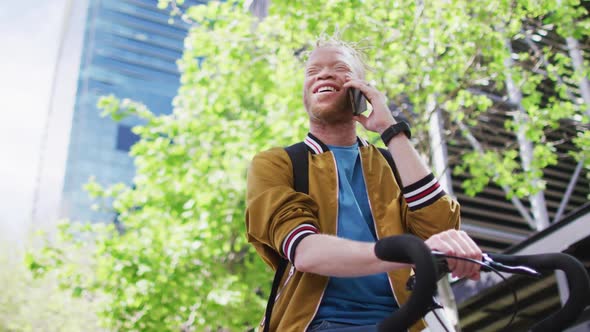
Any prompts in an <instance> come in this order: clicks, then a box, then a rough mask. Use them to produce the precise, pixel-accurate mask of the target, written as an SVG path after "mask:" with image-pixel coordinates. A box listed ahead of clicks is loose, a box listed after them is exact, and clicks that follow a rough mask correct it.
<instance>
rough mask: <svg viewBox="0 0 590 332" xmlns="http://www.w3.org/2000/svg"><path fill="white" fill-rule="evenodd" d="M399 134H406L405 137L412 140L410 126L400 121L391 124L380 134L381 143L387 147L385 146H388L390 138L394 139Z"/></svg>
mask: <svg viewBox="0 0 590 332" xmlns="http://www.w3.org/2000/svg"><path fill="white" fill-rule="evenodd" d="M400 133H404V134H406V137H408V139H410V138H412V132H411V131H410V125H408V123H407V122H405V121H401V122H398V123H395V124H392V125H391V126H389V128H387V129H385V130H384V131H383V133H382V134H381V139H382V140H383V143H385V146H387V144H389V141H391V139H392V138H394V137H395V136H397V135H398V134H400Z"/></svg>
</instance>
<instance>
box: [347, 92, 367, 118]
mask: <svg viewBox="0 0 590 332" xmlns="http://www.w3.org/2000/svg"><path fill="white" fill-rule="evenodd" d="M348 98H349V99H350V103H351V105H352V114H354V115H359V114H361V113H363V112H364V111H366V110H367V99H366V98H365V95H363V93H362V92H361V90H359V89H356V88H349V89H348Z"/></svg>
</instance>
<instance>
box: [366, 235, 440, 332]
mask: <svg viewBox="0 0 590 332" xmlns="http://www.w3.org/2000/svg"><path fill="white" fill-rule="evenodd" d="M375 255H376V256H377V257H378V258H379V259H382V260H386V261H391V262H405V263H413V264H414V266H415V267H414V270H415V271H416V281H415V282H416V284H415V285H416V288H415V290H414V291H413V292H412V294H411V295H410V297H409V298H408V300H407V302H406V303H405V304H404V305H402V306H400V308H399V309H398V310H396V311H395V312H394V313H393V314H392V315H390V316H389V317H387V318H385V319H384V320H383V321H382V322H381V323H379V325H378V329H379V331H396V332H397V331H406V330H407V329H408V327H409V326H411V325H412V324H414V323H415V322H416V321H418V320H419V319H420V318H422V316H424V315H425V314H426V313H427V312H428V308H429V306H430V305H431V304H432V295H433V294H434V292H435V290H436V281H437V276H438V273H437V271H436V265H435V264H434V257H433V256H432V253H431V252H430V248H428V247H427V246H426V244H424V241H422V240H421V239H419V238H417V237H415V236H413V235H408V234H404V235H397V236H392V237H388V238H384V239H382V240H379V241H377V243H376V244H375Z"/></svg>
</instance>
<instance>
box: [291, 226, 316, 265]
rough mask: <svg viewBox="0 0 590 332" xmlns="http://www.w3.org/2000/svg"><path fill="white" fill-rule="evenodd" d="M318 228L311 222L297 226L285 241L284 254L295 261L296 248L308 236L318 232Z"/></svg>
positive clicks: (292, 261)
mask: <svg viewBox="0 0 590 332" xmlns="http://www.w3.org/2000/svg"><path fill="white" fill-rule="evenodd" d="M317 233H318V229H317V228H316V227H315V226H314V225H311V224H301V225H299V226H297V227H295V229H294V230H292V231H291V233H289V234H288V235H287V237H286V238H285V241H283V247H282V249H283V254H284V255H285V257H287V259H288V260H289V261H291V263H294V262H295V248H297V245H298V244H299V242H301V240H303V239H304V238H305V237H306V236H309V235H312V234H317Z"/></svg>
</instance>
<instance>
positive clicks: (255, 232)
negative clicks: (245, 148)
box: [246, 134, 459, 332]
mask: <svg viewBox="0 0 590 332" xmlns="http://www.w3.org/2000/svg"><path fill="white" fill-rule="evenodd" d="M358 141H359V154H360V158H361V164H362V168H363V175H364V178H365V183H366V187H367V193H368V198H369V204H370V208H371V212H372V213H373V219H374V221H375V231H376V233H377V237H378V238H382V237H386V236H391V235H397V234H402V233H411V234H415V235H417V236H419V237H421V238H423V239H426V238H428V237H430V236H431V235H433V234H436V233H439V232H442V231H444V230H447V229H451V228H458V227H459V204H458V203H457V201H455V200H454V199H452V198H451V197H450V196H448V195H446V193H445V192H444V191H443V190H442V188H441V187H440V186H439V185H438V182H437V181H436V179H435V178H434V176H432V175H429V176H427V177H425V178H424V179H422V180H420V181H418V182H416V183H414V184H412V185H410V186H408V187H405V188H402V186H401V184H400V183H398V182H397V181H396V179H395V176H394V174H393V172H392V170H391V168H390V167H389V164H388V163H387V161H386V160H385V158H384V157H383V156H382V155H381V153H380V152H379V150H378V149H377V148H376V147H375V146H373V145H370V144H367V142H366V141H365V140H363V139H359V140H358ZM305 143H306V145H307V147H308V150H309V151H310V152H311V153H310V154H309V194H303V193H300V192H296V191H295V190H294V189H293V171H292V166H291V160H290V158H289V156H288V154H287V152H286V151H285V150H284V149H283V148H273V149H270V150H267V151H264V152H260V153H258V154H257V155H256V156H255V157H254V158H253V160H252V163H251V165H250V167H249V170H248V185H247V210H246V228H247V236H248V241H249V242H250V243H252V245H253V246H254V247H255V248H256V250H257V252H258V254H259V255H260V257H261V258H262V259H263V260H264V261H265V262H266V263H267V264H269V265H270V266H271V267H272V268H273V269H275V270H276V268H277V266H278V262H279V260H280V257H281V256H282V257H283V258H286V259H289V261H290V263H289V266H288V267H287V271H289V273H285V275H284V276H283V278H282V280H281V283H280V286H279V290H278V297H277V299H276V302H275V306H274V309H273V313H272V317H271V322H270V331H280V332H303V331H306V330H307V328H308V327H309V325H310V323H311V321H312V320H313V318H314V316H315V314H316V312H317V309H318V307H319V305H320V302H321V299H322V296H323V293H324V290H325V288H326V286H327V284H328V279H329V278H328V277H324V276H320V275H316V274H313V273H303V272H299V271H297V270H295V268H294V266H293V264H292V262H293V257H294V252H295V247H296V245H297V243H298V242H299V241H300V240H301V239H302V238H303V237H304V236H306V235H309V234H314V233H322V234H331V235H335V234H337V230H336V228H337V225H338V172H337V170H336V161H335V159H334V156H333V154H332V152H330V151H329V149H328V147H327V146H326V145H325V144H323V143H322V142H321V141H320V140H319V139H317V138H316V137H314V136H313V135H311V134H308V136H307V137H306V138H305ZM401 162H403V160H395V163H396V164H399V163H401ZM319 254H321V253H319ZM410 272H411V271H410V270H409V269H402V270H396V271H392V272H389V273H388V276H389V280H390V284H391V285H392V290H393V294H394V296H395V298H396V300H397V302H398V303H400V304H403V303H405V301H406V300H407V298H408V296H409V293H408V291H406V289H405V284H406V280H407V279H408V277H409V275H410ZM265 323H268V322H264V320H263V321H262V322H261V324H260V327H263V325H264V324H265ZM420 326H422V325H420V324H417V325H416V326H414V327H413V328H412V331H414V330H417V329H419V328H420Z"/></svg>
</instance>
